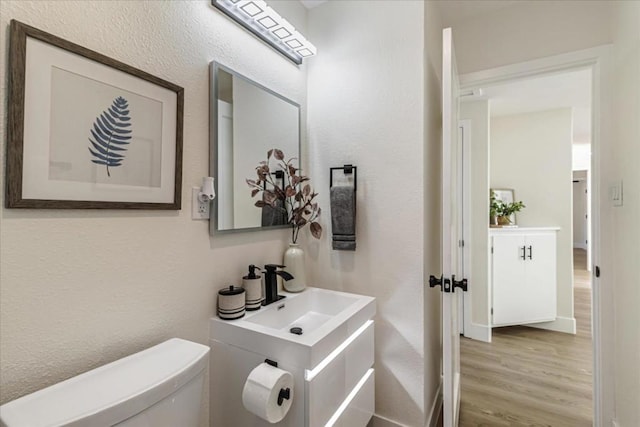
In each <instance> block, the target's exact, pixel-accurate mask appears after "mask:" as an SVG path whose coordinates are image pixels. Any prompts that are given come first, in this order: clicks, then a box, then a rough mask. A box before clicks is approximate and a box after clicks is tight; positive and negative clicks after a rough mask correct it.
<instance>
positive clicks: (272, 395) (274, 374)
mask: <svg viewBox="0 0 640 427" xmlns="http://www.w3.org/2000/svg"><path fill="white" fill-rule="evenodd" d="M286 389H289V398H288V399H280V400H281V404H280V405H278V396H279V395H280V390H286ZM292 401H293V375H291V374H290V373H289V372H287V371H283V370H282V369H279V368H276V367H274V366H271V365H269V364H267V363H262V364H260V365H258V366H256V367H255V368H254V369H253V370H252V371H251V373H250V374H249V376H248V377H247V381H246V382H245V383H244V389H243V390H242V404H243V405H244V407H245V408H246V409H247V410H248V411H249V412H251V413H253V414H255V415H257V416H258V417H260V418H262V419H263V420H266V421H268V422H270V423H271V424H274V423H277V422H279V421H282V419H283V418H284V417H285V416H286V415H287V412H289V409H290V408H291V402H292Z"/></svg>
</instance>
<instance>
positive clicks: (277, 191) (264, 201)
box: [247, 148, 322, 244]
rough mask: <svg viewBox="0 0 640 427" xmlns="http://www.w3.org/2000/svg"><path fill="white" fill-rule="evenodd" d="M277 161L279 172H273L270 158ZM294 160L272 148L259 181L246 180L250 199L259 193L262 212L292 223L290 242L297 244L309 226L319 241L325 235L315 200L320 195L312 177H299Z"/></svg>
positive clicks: (260, 168) (261, 167)
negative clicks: (276, 214)
mask: <svg viewBox="0 0 640 427" xmlns="http://www.w3.org/2000/svg"><path fill="white" fill-rule="evenodd" d="M272 157H273V159H275V160H276V164H277V169H276V170H271V168H270V167H269V163H270V160H271V158H272ZM294 160H296V159H295V158H291V159H289V160H285V155H284V153H283V152H282V150H279V149H277V148H273V149H271V150H269V151H268V152H267V160H263V161H261V162H260V163H259V164H258V166H256V174H257V178H256V179H247V184H248V185H249V188H251V197H255V196H257V195H258V194H260V195H261V196H262V197H261V199H260V200H257V201H256V202H255V204H254V205H255V206H256V207H258V208H260V209H265V208H268V209H273V210H275V211H277V212H279V213H281V214H282V215H283V216H284V218H286V223H287V224H291V227H292V230H291V241H292V243H294V244H295V243H297V241H298V236H299V234H300V230H301V229H302V228H304V227H305V226H307V225H309V229H310V230H311V235H312V236H313V237H315V238H316V239H320V237H321V236H322V226H321V225H320V224H319V223H318V218H319V217H320V212H321V209H320V207H319V206H318V203H317V202H315V201H314V199H315V198H316V197H317V196H318V193H315V192H314V191H313V189H312V187H311V184H309V181H310V178H309V177H307V176H304V175H300V174H299V172H300V169H298V168H296V167H295V166H294Z"/></svg>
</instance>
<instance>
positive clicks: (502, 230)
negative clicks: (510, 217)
mask: <svg viewBox="0 0 640 427" xmlns="http://www.w3.org/2000/svg"><path fill="white" fill-rule="evenodd" d="M559 230H560V227H556V226H548V227H489V232H490V233H529V232H535V231H559Z"/></svg>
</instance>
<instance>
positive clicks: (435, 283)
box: [429, 276, 442, 291]
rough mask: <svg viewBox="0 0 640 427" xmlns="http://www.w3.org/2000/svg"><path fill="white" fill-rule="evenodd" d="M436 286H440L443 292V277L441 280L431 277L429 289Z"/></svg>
mask: <svg viewBox="0 0 640 427" xmlns="http://www.w3.org/2000/svg"><path fill="white" fill-rule="evenodd" d="M436 286H440V290H441V291H442V276H440V278H439V279H438V278H437V277H436V276H429V287H430V288H435V287H436Z"/></svg>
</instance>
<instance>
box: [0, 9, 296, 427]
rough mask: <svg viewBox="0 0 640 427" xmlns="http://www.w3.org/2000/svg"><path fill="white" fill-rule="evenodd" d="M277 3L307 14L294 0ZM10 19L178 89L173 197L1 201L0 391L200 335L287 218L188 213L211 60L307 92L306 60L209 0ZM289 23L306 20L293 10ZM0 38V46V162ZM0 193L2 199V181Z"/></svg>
mask: <svg viewBox="0 0 640 427" xmlns="http://www.w3.org/2000/svg"><path fill="white" fill-rule="evenodd" d="M281 6H282V7H283V8H289V11H290V12H292V13H293V14H294V15H296V16H304V14H305V12H304V9H303V8H302V6H301V5H300V4H299V3H297V2H283V3H282V5H281ZM278 7H280V5H279V6H278ZM282 10H283V14H286V12H287V10H286V9H282ZM10 19H17V20H20V21H22V22H25V23H27V24H30V25H33V26H36V27H38V28H41V29H43V30H45V31H48V32H51V33H54V34H56V35H58V36H60V37H63V38H65V39H68V40H70V41H73V42H75V43H78V44H80V45H83V46H86V47H88V48H90V49H93V50H96V51H98V52H101V53H103V54H105V55H108V56H110V57H112V58H115V59H117V60H120V61H123V62H125V63H127V64H130V65H132V66H134V67H138V68H140V69H142V70H145V71H147V72H149V73H151V74H154V75H156V76H158V77H161V78H164V79H166V80H169V81H171V82H174V83H176V84H178V85H180V86H183V87H184V88H185V110H184V162H183V185H182V200H183V209H182V210H181V211H161V212H155V211H131V210H119V211H116V210H101V211H98V210H93V211H92V210H31V209H20V210H19V209H11V210H10V209H5V208H2V209H1V210H0V255H1V259H0V291H1V295H2V298H0V336H1V337H2V339H0V370H1V372H2V375H1V377H0V402H7V401H9V400H12V399H14V398H17V397H19V396H21V395H24V394H26V393H29V392H32V391H35V390H37V389H39V388H41V387H44V386H47V385H50V384H53V383H55V382H58V381H60V380H63V379H65V378H68V377H71V376H73V375H76V374H78V373H80V372H83V371H86V370H88V369H91V368H94V367H97V366H99V365H102V364H104V363H106V362H110V361H113V360H115V359H118V358H120V357H122V356H125V355H127V354H130V353H133V352H135V351H138V350H141V349H143V348H145V347H147V346H150V345H153V344H156V343H158V342H160V341H163V340H165V339H167V338H170V337H174V336H177V337H181V338H186V339H190V340H194V341H197V342H200V343H207V338H208V323H207V320H208V319H209V317H210V316H212V315H213V314H214V307H215V296H216V291H217V290H218V289H219V288H221V287H223V286H224V285H228V284H234V283H235V284H237V283H239V282H240V279H241V276H242V274H243V273H244V272H245V268H246V265H247V264H249V263H266V262H274V261H279V258H278V256H277V254H282V252H283V251H284V248H285V244H286V241H287V238H288V232H287V231H285V230H278V231H270V232H261V233H247V234H234V235H216V236H214V237H209V234H208V224H207V222H205V221H192V220H191V219H190V209H189V206H190V202H191V186H192V185H200V183H201V178H202V176H205V175H208V170H209V156H208V153H209V118H208V111H209V108H208V104H209V69H208V66H209V62H210V61H212V60H216V61H220V62H222V63H223V64H226V65H227V66H229V67H231V68H233V69H235V70H237V71H238V72H241V73H242V74H244V75H246V76H248V77H250V78H253V79H254V80H258V79H259V80H260V81H262V82H264V83H265V84H266V85H267V86H268V87H271V88H273V89H274V90H276V91H278V92H281V93H282V94H283V95H285V96H287V97H289V98H291V99H294V100H296V101H297V102H299V103H301V104H302V105H305V104H306V70H305V68H306V67H305V66H303V67H300V68H298V67H296V66H295V65H294V64H293V63H291V62H290V61H288V60H286V59H284V58H283V57H282V56H281V55H280V54H278V53H277V52H275V51H273V50H272V49H271V48H269V47H267V46H266V45H265V44H264V43H262V42H261V41H259V40H257V39H256V38H255V37H254V36H253V35H251V34H249V33H248V32H246V31H245V30H243V29H242V28H240V27H239V26H238V25H237V24H235V23H233V22H232V21H230V20H229V19H228V18H226V17H224V16H223V15H222V14H221V13H219V12H218V11H216V10H215V9H214V8H213V7H212V6H211V5H210V2H209V1H205V0H203V1H196V2H141V1H121V2H105V1H75V2H72V1H10V0H3V1H2V2H1V3H0V22H1V28H2V34H3V36H7V35H8V23H9V20H10ZM105 23H109V25H105ZM296 25H298V26H301V25H302V26H301V30H302V31H304V30H305V28H304V27H303V25H304V22H299V23H297V24H296ZM6 40H7V39H6V38H4V37H3V43H2V44H1V45H0V73H1V78H0V82H1V84H2V87H1V88H0V98H2V105H1V106H0V110H1V114H0V127H1V128H2V133H3V135H2V138H0V140H1V141H0V156H3V163H4V154H5V151H6V146H5V141H6V115H7V112H6V111H7V110H6V108H7V76H6V73H7V58H8V52H7V47H8V42H7V41H6ZM1 197H2V201H1V202H2V205H3V206H4V191H2V196H1ZM274 254H275V255H274ZM207 406H208V404H207V403H206V401H205V406H204V407H203V412H206V411H207ZM203 425H204V423H203Z"/></svg>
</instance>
